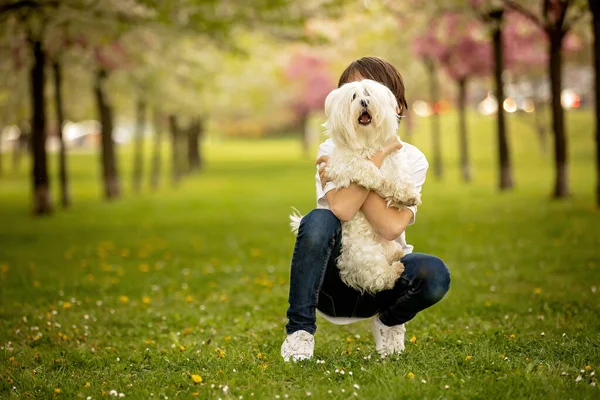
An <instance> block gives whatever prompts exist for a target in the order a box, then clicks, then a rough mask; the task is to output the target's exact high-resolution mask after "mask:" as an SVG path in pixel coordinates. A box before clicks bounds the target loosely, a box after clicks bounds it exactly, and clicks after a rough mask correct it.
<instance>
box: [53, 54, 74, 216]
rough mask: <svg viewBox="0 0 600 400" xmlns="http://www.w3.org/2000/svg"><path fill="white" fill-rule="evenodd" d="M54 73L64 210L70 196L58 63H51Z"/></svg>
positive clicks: (60, 70) (68, 204)
mask: <svg viewBox="0 0 600 400" xmlns="http://www.w3.org/2000/svg"><path fill="white" fill-rule="evenodd" d="M52 69H53V71H54V102H55V103H56V104H55V107H56V133H57V135H58V143H59V146H60V149H59V152H58V171H59V179H60V201H61V204H62V206H63V207H64V208H68V207H69V206H70V205H71V195H70V193H69V180H68V176H67V149H66V146H65V141H64V137H63V125H64V121H65V118H64V113H63V99H62V69H61V65H60V63H59V62H58V61H55V62H54V63H52Z"/></svg>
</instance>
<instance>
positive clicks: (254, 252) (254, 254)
mask: <svg viewBox="0 0 600 400" xmlns="http://www.w3.org/2000/svg"><path fill="white" fill-rule="evenodd" d="M260 253H261V251H260V249H250V255H251V256H252V257H258V256H260Z"/></svg>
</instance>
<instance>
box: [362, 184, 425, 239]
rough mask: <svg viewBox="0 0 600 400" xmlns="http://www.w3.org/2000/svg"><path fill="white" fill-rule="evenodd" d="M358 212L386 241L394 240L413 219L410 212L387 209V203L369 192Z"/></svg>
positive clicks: (404, 209) (405, 209) (392, 208)
mask: <svg viewBox="0 0 600 400" xmlns="http://www.w3.org/2000/svg"><path fill="white" fill-rule="evenodd" d="M360 210H361V211H362V212H363V214H365V218H367V220H368V221H369V222H370V223H371V225H373V228H375V230H376V231H377V232H379V233H380V234H381V236H383V238H384V239H386V240H396V238H398V236H400V235H401V234H402V232H404V231H405V230H406V228H407V227H408V225H409V223H410V222H411V220H412V219H413V217H414V214H413V212H412V211H411V210H409V209H407V208H403V209H400V210H398V209H397V208H394V207H388V206H387V201H385V200H384V199H382V198H381V196H379V195H378V194H377V193H375V192H369V194H368V195H367V198H366V199H365V201H364V203H363V204H362V206H361V208H360Z"/></svg>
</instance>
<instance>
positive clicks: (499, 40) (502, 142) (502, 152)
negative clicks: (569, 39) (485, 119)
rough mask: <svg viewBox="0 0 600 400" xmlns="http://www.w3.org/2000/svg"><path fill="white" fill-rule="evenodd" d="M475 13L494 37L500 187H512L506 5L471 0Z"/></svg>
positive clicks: (492, 37) (493, 1) (490, 0)
mask: <svg viewBox="0 0 600 400" xmlns="http://www.w3.org/2000/svg"><path fill="white" fill-rule="evenodd" d="M470 4H471V7H472V9H473V11H474V12H475V15H476V16H477V17H478V18H479V20H480V21H482V22H483V23H484V24H486V26H487V27H488V29H489V31H490V35H491V39H492V47H493V54H494V86H495V95H496V99H497V101H498V111H497V113H496V121H497V133H498V161H499V167H500V168H499V172H500V176H499V178H500V179H499V188H500V190H508V189H512V188H513V186H514V182H513V174H512V165H511V160H510V149H509V144H508V137H507V135H506V115H505V113H504V107H503V103H504V82H503V81H502V72H503V71H504V68H505V59H504V57H505V54H504V53H505V49H504V46H505V44H504V40H503V37H504V35H503V33H502V31H503V25H504V19H505V18H504V17H505V15H504V6H503V5H502V3H501V2H500V1H499V0H470Z"/></svg>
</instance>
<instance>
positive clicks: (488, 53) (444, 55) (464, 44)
mask: <svg viewBox="0 0 600 400" xmlns="http://www.w3.org/2000/svg"><path fill="white" fill-rule="evenodd" d="M436 26H437V29H438V34H437V35H436V36H435V40H437V41H438V43H437V44H436V45H434V46H433V48H434V49H437V52H436V54H432V56H436V57H437V62H438V63H439V64H440V65H441V66H442V68H443V69H444V71H445V72H446V74H447V75H448V76H449V77H450V78H452V80H454V81H455V82H456V84H457V88H458V96H457V103H458V111H459V152H460V169H461V173H462V177H463V180H464V181H465V182H469V181H470V180H471V167H470V164H469V156H468V141H467V118H466V102H467V85H468V81H469V79H470V78H477V77H481V76H485V75H488V74H489V73H490V71H491V70H492V67H493V63H492V49H491V46H490V44H489V42H488V41H487V40H485V35H484V34H482V32H481V31H482V30H483V27H482V26H481V23H479V22H478V21H473V20H467V19H466V18H465V17H464V16H462V15H459V14H456V13H446V14H444V15H443V16H442V17H441V18H440V19H439V21H438V22H437V23H436Z"/></svg>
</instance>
